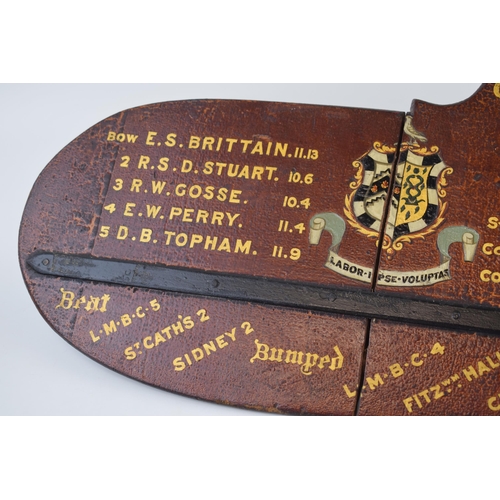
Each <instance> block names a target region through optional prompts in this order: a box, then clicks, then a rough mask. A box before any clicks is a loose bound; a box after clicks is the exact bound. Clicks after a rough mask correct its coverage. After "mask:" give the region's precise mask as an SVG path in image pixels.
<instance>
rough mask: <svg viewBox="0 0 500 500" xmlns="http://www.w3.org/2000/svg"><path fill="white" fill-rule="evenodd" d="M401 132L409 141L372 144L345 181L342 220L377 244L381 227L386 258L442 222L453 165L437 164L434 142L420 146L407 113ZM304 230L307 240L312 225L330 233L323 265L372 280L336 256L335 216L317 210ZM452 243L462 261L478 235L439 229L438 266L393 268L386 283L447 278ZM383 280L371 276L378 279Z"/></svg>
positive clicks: (339, 231) (313, 237)
mask: <svg viewBox="0 0 500 500" xmlns="http://www.w3.org/2000/svg"><path fill="white" fill-rule="evenodd" d="M404 130H405V132H406V134H407V135H408V136H409V137H410V141H408V142H404V143H402V144H401V146H400V149H399V151H398V148H397V146H395V145H387V144H383V143H381V142H374V143H373V147H372V149H371V150H369V151H368V152H367V153H365V154H364V155H363V156H362V157H360V158H359V159H357V160H356V161H354V162H353V166H354V168H356V173H355V175H354V179H355V180H354V182H352V183H351V184H350V185H349V187H350V189H351V192H350V194H347V195H346V197H345V206H344V215H345V217H346V219H347V222H348V223H349V224H350V225H351V226H352V227H354V228H355V229H356V230H357V231H358V232H359V233H361V234H364V235H366V236H367V237H369V238H374V239H376V242H377V245H378V244H379V238H380V233H381V232H382V231H384V236H383V240H382V250H383V251H385V252H387V255H388V258H389V259H391V258H392V257H393V256H394V254H395V252H397V251H399V250H401V249H402V248H403V246H404V243H408V242H411V241H412V240H413V239H418V238H420V239H424V238H425V237H426V236H427V235H429V234H431V233H433V232H435V231H436V229H437V228H438V227H439V226H440V225H441V224H442V223H443V221H444V220H445V218H444V214H445V211H446V208H447V202H446V201H444V200H443V199H444V198H445V197H446V191H445V189H444V188H445V186H446V185H447V180H446V176H447V175H450V174H452V173H453V169H452V168H451V167H448V166H447V165H445V163H444V162H443V160H442V158H441V156H440V154H439V147H438V146H431V147H426V146H422V145H420V143H424V142H427V139H426V137H425V136H424V135H423V134H422V133H420V132H418V131H417V130H415V128H414V127H413V125H412V118H411V116H407V119H406V122H405V128H404ZM396 155H398V158H397V164H396V165H395V172H394V173H393V168H394V164H395V160H396ZM393 177H394V179H393ZM391 186H392V189H391ZM387 202H388V206H387ZM310 229H311V233H310V243H311V244H317V241H319V235H318V234H317V231H318V229H319V230H320V231H322V230H323V229H326V230H327V231H329V232H330V233H331V234H332V237H333V245H332V247H331V248H330V255H329V259H328V261H327V263H326V267H328V268H330V269H331V270H333V271H335V272H338V273H340V274H343V275H344V276H348V277H351V278H353V279H358V280H361V281H365V282H369V281H370V280H371V279H372V276H371V272H370V271H369V270H368V269H366V270H365V268H363V267H362V266H359V265H358V266H356V265H355V264H353V263H350V262H349V261H347V260H346V259H342V258H341V257H340V256H339V255H338V249H339V246H340V241H341V239H342V237H343V234H344V232H345V223H344V221H343V219H342V218H341V217H340V216H339V215H337V214H333V213H325V214H317V215H315V216H314V217H313V218H312V219H311V222H310ZM457 241H461V242H462V243H463V245H464V258H465V260H466V261H472V260H473V258H474V253H475V250H476V247H477V243H478V241H479V234H478V233H477V232H476V231H474V230H473V229H470V228H467V227H464V226H458V227H448V228H444V229H442V230H441V232H440V234H439V235H438V241H437V245H438V250H439V252H440V254H441V264H440V265H439V266H437V267H435V268H432V269H427V270H425V271H412V272H409V273H408V272H397V271H394V272H393V273H392V274H393V275H394V276H393V277H391V283H390V284H391V285H392V286H425V285H430V284H434V283H437V282H440V281H444V280H447V279H450V275H449V260H450V256H449V254H448V247H449V245H450V244H451V243H453V242H457ZM351 268H352V269H354V268H356V269H357V271H356V272H357V275H356V276H354V275H350V273H349V272H348V271H347V269H351ZM359 269H361V270H362V271H359ZM351 274H352V273H351ZM383 278H384V277H383V276H382V277H381V276H379V277H378V278H377V279H378V281H379V283H380V281H381V280H382V281H383ZM380 284H385V283H383V282H382V283H380ZM387 284H389V283H387Z"/></svg>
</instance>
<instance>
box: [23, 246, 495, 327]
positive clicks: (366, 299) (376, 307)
mask: <svg viewBox="0 0 500 500" xmlns="http://www.w3.org/2000/svg"><path fill="white" fill-rule="evenodd" d="M28 264H29V265H30V266H31V267H32V268H33V269H34V270H35V271H37V272H39V273H42V274H48V275H52V276H58V277H65V278H73V279H81V280H89V281H98V282H104V283H113V284H118V285H127V286H132V287H141V288H149V289H158V290H165V291H169V292H181V293H189V294H195V295H204V296H209V297H217V298H226V299H233V300H244V301H249V302H259V303H264V304H271V305H278V306H288V307H297V308H302V309H316V310H320V311H327V312H332V313H345V314H354V315H356V316H364V317H368V318H381V319H390V320H397V321H405V322H412V323H421V324H425V325H434V326H441V327H448V328H462V329H468V330H480V331H485V332H490V333H496V334H497V335H500V309H493V308H490V309H485V308H477V307H470V306H469V305H467V306H464V305H460V304H443V303H437V302H436V301H423V300H414V299H409V298H405V297H401V296H399V295H397V294H393V295H384V294H380V293H374V292H371V291H369V290H367V291H351V290H340V289H332V288H330V287H324V286H317V285H306V284H299V283H290V282H285V281H279V280H271V279H266V278H255V277H248V276H240V275H220V274H215V273H207V272H203V271H191V270H187V269H177V268H169V267H163V266H158V265H151V264H140V263H134V262H123V261H116V260H106V259H94V258H91V257H85V256H79V255H64V254H56V253H37V254H34V255H32V256H30V258H29V259H28Z"/></svg>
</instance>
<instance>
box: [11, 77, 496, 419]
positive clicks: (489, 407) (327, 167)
mask: <svg viewBox="0 0 500 500" xmlns="http://www.w3.org/2000/svg"><path fill="white" fill-rule="evenodd" d="M499 118H500V84H485V85H483V86H481V88H480V89H479V90H478V91H477V92H476V93H475V94H474V95H473V96H471V97H470V98H469V99H467V100H465V101H463V102H461V103H458V104H453V105H449V106H436V105H432V104H429V103H425V102H422V101H414V103H413V106H412V110H411V113H408V114H405V113H403V112H392V111H376V110H369V109H355V108H341V107H327V106H311V105H296V104H293V105H292V104H284V103H270V102H253V101H224V100H199V101H178V102H165V103H160V104H153V105H147V106H142V107H139V108H133V109H128V110H126V111H123V112H121V113H118V114H116V115H114V116H111V117H110V118H107V119H106V120H104V121H102V122H100V123H98V124H97V125H95V126H93V127H92V128H90V129H89V130H87V131H86V132H84V133H83V134H82V135H81V136H79V137H78V138H77V139H75V140H74V141H73V142H71V143H70V144H69V145H68V146H66V147H65V148H64V149H63V150H62V151H61V152H60V153H59V154H58V155H57V156H56V157H55V158H54V159H53V160H52V161H51V162H50V163H49V165H48V166H47V167H46V168H45V169H44V170H43V172H42V173H41V174H40V177H39V178H38V180H37V181H36V183H35V186H34V187H33V190H32V192H31V195H30V197H29V199H28V202H27V205H26V209H25V212H24V216H23V220H22V223H21V231H20V240H19V252H20V262H21V268H22V271H23V276H24V279H25V282H26V284H27V287H28V290H29V292H30V294H31V297H32V298H33V300H34V302H35V304H36V305H37V307H38V308H39V310H40V311H41V313H42V314H43V316H44V318H45V319H46V320H47V321H48V322H49V323H50V325H51V326H52V327H53V328H54V329H55V330H56V331H57V332H58V333H59V334H60V335H61V336H62V337H63V338H64V339H66V340H67V341H68V342H70V343H71V344H72V345H73V346H75V347H76V348H78V349H79V350H81V351H82V352H84V353H85V354H87V355H88V356H90V357H91V358H93V359H95V360H97V361H99V362H100V363H102V364H104V365H106V366H108V367H110V368H112V369H113V370H116V371H118V372H120V373H122V374H124V375H127V376H129V377H132V378H135V379H137V380H140V381H142V382H145V383H148V384H151V385H153V386H156V387H159V388H162V389H167V390H169V391H174V392H178V393H181V394H186V395H189V396H194V397H197V398H201V399H206V400H210V401H216V402H221V403H226V404H232V405H238V406H242V407H246V408H253V409H259V410H263V411H273V412H282V413H291V414H317V415H447V414H453V415H458V414H467V415H468V414H476V415H500V288H499V287H500V207H499V205H498V201H497V200H498V195H499V192H500V191H499V190H500V170H499V169H498V160H499V158H498V150H499V148H500V144H499V140H500V139H499V138H500V125H499V123H500V120H499ZM48 214H50V217H48Z"/></svg>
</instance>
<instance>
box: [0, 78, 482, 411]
mask: <svg viewBox="0 0 500 500" xmlns="http://www.w3.org/2000/svg"><path fill="white" fill-rule="evenodd" d="M478 86H479V84H477V83H476V84H428V85H427V84H338V85H333V84H261V85H259V84H248V85H247V84H152V85H142V84H123V85H111V84H100V85H75V84H73V85H62V84H58V85H50V84H44V85H34V84H26V85H16V84H4V85H0V110H1V113H0V150H1V188H0V189H1V196H0V203H1V212H0V213H1V217H2V237H1V246H0V269H1V272H0V279H1V285H0V293H1V297H0V304H1V307H2V314H1V317H0V321H1V325H0V346H1V348H0V415H256V416H257V415H258V416H260V415H262V414H260V413H257V412H253V411H248V410H244V409H238V408H232V407H225V406H220V405H216V404H213V403H209V402H203V401H198V400H195V399H192V398H188V397H184V396H181V395H177V394H172V393H169V392H166V391H162V390H159V389H155V388H152V387H149V386H147V385H145V384H142V383H139V382H137V381H134V380H131V379H129V378H127V377H125V376H123V375H120V374H118V373H115V372H113V371H111V370H109V369H107V368H105V367H104V366H102V365H100V364H98V363H96V362H94V361H92V360H91V359H89V358H87V357H86V356H85V355H83V354H81V353H80V352H79V351H77V350H76V349H74V348H73V347H71V346H70V345H69V344H68V343H66V342H65V341H64V340H62V338H60V337H59V336H58V335H57V334H56V333H55V332H54V331H52V329H51V328H50V327H49V326H48V325H47V324H46V323H45V321H44V320H43V318H42V317H41V316H40V314H39V313H38V311H37V310H36V308H35V306H34V304H33V302H32V301H31V298H30V297H29V295H28V292H27V290H26V288H25V286H24V282H23V279H22V276H21V273H20V270H19V265H18V257H17V239H18V231H19V223H20V219H21V216H22V212H23V209H24V205H25V203H26V200H27V198H28V195H29V192H30V189H31V187H32V186H33V184H34V182H35V180H36V178H37V176H38V175H39V174H40V172H41V171H42V169H43V168H44V167H45V166H46V165H47V164H48V163H49V161H50V160H51V159H52V157H53V156H54V155H55V154H56V153H58V152H59V151H60V150H61V149H62V148H64V147H65V146H66V145H67V144H68V143H69V142H71V141H72V140H73V139H74V138H76V137H77V136H78V135H79V134H80V133H82V132H83V131H85V130H86V129H87V128H89V127H91V126H92V125H94V124H96V123H97V122H99V121H101V120H103V119H104V118H106V117H108V116H109V115H112V114H114V113H116V112H118V111H121V110H123V109H126V108H130V107H134V106H139V105H143V104H148V103H153V102H161V101H170V100H179V99H198V98H219V99H251V100H265V101H282V102H296V103H311V104H322V105H330V106H352V107H365V108H377V109H388V110H396V111H409V109H410V105H411V101H412V99H414V98H418V99H421V100H426V101H429V102H433V103H436V104H451V103H454V102H458V101H461V100H463V99H466V98H468V97H469V96H470V95H471V94H473V93H474V92H475V90H476V89H477V88H478Z"/></svg>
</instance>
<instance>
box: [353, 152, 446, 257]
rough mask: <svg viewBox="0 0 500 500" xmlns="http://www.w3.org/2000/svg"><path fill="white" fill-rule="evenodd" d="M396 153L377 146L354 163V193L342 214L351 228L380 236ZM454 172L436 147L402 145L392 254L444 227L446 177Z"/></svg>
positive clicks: (390, 219) (389, 244)
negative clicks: (413, 240) (414, 239)
mask: <svg viewBox="0 0 500 500" xmlns="http://www.w3.org/2000/svg"><path fill="white" fill-rule="evenodd" d="M395 154H396V148H395V147H394V146H389V145H386V144H381V143H379V142H375V143H374V144H373V148H372V149H371V150H370V151H369V152H368V153H366V154H365V155H364V156H362V157H361V158H359V159H358V160H356V161H355V162H353V166H354V167H355V168H357V172H356V174H355V179H356V181H355V182H353V183H351V185H350V188H351V189H353V190H354V191H353V192H351V194H350V195H347V196H346V200H345V208H344V213H345V215H346V217H347V219H348V221H349V224H351V226H353V227H355V228H356V229H357V230H358V231H359V232H361V233H363V234H366V235H367V236H369V237H373V238H376V237H377V236H378V235H379V234H380V230H381V225H382V219H383V215H384V204H385V201H386V199H387V197H388V196H389V186H390V183H391V173H392V169H393V162H394V157H395ZM452 172H453V169H451V168H450V167H447V166H446V165H445V163H444V162H443V160H442V159H441V157H440V156H439V148H438V147H437V146H432V147H430V148H427V147H424V146H420V145H419V144H418V143H416V142H414V143H409V142H405V143H403V144H402V145H401V149H400V152H399V159H398V163H397V166H396V172H395V179H394V187H393V190H392V193H390V196H391V198H390V206H389V213H388V216H387V223H386V231H385V234H384V241H383V249H384V250H386V251H387V253H388V254H389V255H392V254H394V252H395V250H401V249H402V248H403V243H405V242H409V241H411V240H412V239H413V238H424V237H425V236H426V235H427V234H429V233H431V232H432V231H434V230H435V229H436V228H437V227H438V226H439V225H440V224H441V223H442V222H443V220H444V218H443V213H444V211H445V209H446V203H445V202H443V201H442V198H443V197H444V196H446V192H445V190H444V189H443V187H444V186H445V185H446V181H445V179H444V176H445V174H451V173H452Z"/></svg>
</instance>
